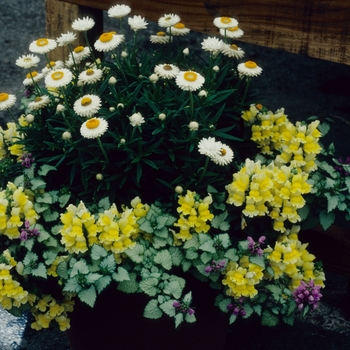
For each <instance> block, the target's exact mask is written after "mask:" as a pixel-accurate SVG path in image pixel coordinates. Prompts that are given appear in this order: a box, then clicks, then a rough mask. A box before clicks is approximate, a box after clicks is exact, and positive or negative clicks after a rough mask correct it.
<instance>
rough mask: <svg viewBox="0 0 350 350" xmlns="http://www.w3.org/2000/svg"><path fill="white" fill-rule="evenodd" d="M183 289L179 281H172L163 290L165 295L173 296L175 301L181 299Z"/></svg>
mask: <svg viewBox="0 0 350 350" xmlns="http://www.w3.org/2000/svg"><path fill="white" fill-rule="evenodd" d="M182 289H183V287H182V286H181V285H180V283H179V282H178V281H171V282H169V283H167V284H166V286H165V288H164V289H163V292H164V294H168V295H172V296H173V297H174V298H175V299H180V297H181V294H182Z"/></svg>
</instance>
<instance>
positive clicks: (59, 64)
mask: <svg viewBox="0 0 350 350" xmlns="http://www.w3.org/2000/svg"><path fill="white" fill-rule="evenodd" d="M63 67H64V63H63V62H62V61H60V60H58V61H50V64H49V63H47V64H46V66H45V67H44V68H43V69H42V70H41V73H43V74H44V75H47V74H48V73H50V72H51V71H52V70H53V69H59V68H63Z"/></svg>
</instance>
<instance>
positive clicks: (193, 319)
mask: <svg viewBox="0 0 350 350" xmlns="http://www.w3.org/2000/svg"><path fill="white" fill-rule="evenodd" d="M185 321H186V322H188V323H194V322H196V316H195V315H194V314H192V315H189V314H186V315H185Z"/></svg>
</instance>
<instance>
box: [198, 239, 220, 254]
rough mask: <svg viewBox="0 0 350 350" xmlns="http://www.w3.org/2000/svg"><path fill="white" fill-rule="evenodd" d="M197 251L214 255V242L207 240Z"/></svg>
mask: <svg viewBox="0 0 350 350" xmlns="http://www.w3.org/2000/svg"><path fill="white" fill-rule="evenodd" d="M199 249H201V250H203V251H205V252H209V253H212V254H214V253H216V249H215V247H214V242H213V241H212V240H208V241H207V242H205V243H204V244H202V245H201V246H200V247H199Z"/></svg>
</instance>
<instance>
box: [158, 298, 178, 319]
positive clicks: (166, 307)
mask: <svg viewBox="0 0 350 350" xmlns="http://www.w3.org/2000/svg"><path fill="white" fill-rule="evenodd" d="M173 303H174V300H168V301H166V302H165V303H162V304H160V305H159V307H160V308H161V310H162V311H163V312H164V313H165V314H166V315H168V316H170V317H174V316H175V314H176V310H175V308H174V306H173Z"/></svg>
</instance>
